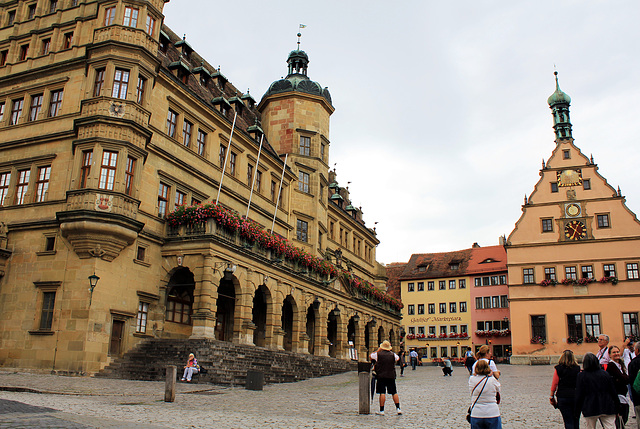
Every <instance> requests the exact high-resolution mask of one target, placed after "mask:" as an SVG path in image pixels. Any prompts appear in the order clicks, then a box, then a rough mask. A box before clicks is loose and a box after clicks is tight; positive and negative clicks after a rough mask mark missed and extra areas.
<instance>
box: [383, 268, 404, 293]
mask: <svg viewBox="0 0 640 429" xmlns="http://www.w3.org/2000/svg"><path fill="white" fill-rule="evenodd" d="M406 265H407V264H406V263H405V262H394V263H392V264H387V293H388V294H389V295H391V296H392V297H394V298H396V299H401V296H400V275H401V274H402V272H403V271H404V267H405V266H406Z"/></svg>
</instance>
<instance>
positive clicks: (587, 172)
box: [506, 73, 640, 364]
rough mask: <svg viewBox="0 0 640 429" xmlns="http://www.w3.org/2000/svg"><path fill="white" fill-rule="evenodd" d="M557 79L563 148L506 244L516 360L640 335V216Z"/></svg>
mask: <svg viewBox="0 0 640 429" xmlns="http://www.w3.org/2000/svg"><path fill="white" fill-rule="evenodd" d="M557 79H558V78H557V73H556V91H555V92H554V93H553V94H552V95H551V96H550V97H549V99H548V103H549V107H550V108H551V111H552V115H553V124H554V125H553V128H554V130H555V147H554V148H553V151H552V153H551V156H550V157H549V159H548V160H547V161H546V162H545V161H543V163H542V169H541V170H540V180H539V181H538V183H536V185H535V187H534V190H533V192H532V193H531V194H530V195H529V196H528V197H525V201H524V205H523V206H522V215H521V216H520V219H519V220H518V222H517V223H516V226H515V228H514V230H513V231H512V232H511V234H510V235H509V237H508V241H507V246H506V248H507V261H508V278H509V279H508V281H509V300H510V305H511V319H510V320H511V326H512V337H513V355H512V357H511V362H512V363H525V364H526V363H530V362H532V361H538V360H542V361H548V360H549V359H550V357H552V356H554V360H555V359H556V358H555V356H558V355H560V354H561V353H562V351H563V350H565V349H567V348H569V349H572V350H573V351H574V352H576V353H577V354H579V355H582V354H584V353H586V352H589V351H591V352H593V351H595V350H597V345H596V344H591V343H593V342H595V340H596V338H597V336H598V335H599V334H607V335H609V337H610V338H611V344H617V345H620V344H622V342H623V340H624V338H625V337H627V336H632V337H635V338H637V335H638V309H639V308H640V278H639V277H640V276H639V270H638V265H639V263H640V222H638V219H637V218H636V215H635V214H634V213H632V212H631V211H630V210H629V208H628V207H627V206H626V204H625V198H624V196H623V195H622V192H621V190H620V187H618V188H617V189H616V188H614V187H613V186H611V185H610V184H609V183H607V180H606V179H605V178H604V177H602V176H601V175H600V174H599V173H598V166H597V164H596V163H595V161H594V158H593V157H592V156H591V157H588V156H586V155H584V154H583V153H582V152H581V151H580V149H579V148H578V146H576V144H575V142H574V139H573V135H572V130H571V120H570V117H569V105H570V102H571V99H570V97H569V96H568V95H567V94H565V93H564V92H563V91H561V90H560V87H559V84H558V80H557ZM602 150H605V147H604V146H603V147H602Z"/></svg>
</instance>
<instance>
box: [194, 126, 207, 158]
mask: <svg viewBox="0 0 640 429" xmlns="http://www.w3.org/2000/svg"><path fill="white" fill-rule="evenodd" d="M196 143H197V145H198V147H197V149H198V155H200V156H204V148H205V146H206V144H207V133H205V132H203V131H202V130H198V140H197V141H196Z"/></svg>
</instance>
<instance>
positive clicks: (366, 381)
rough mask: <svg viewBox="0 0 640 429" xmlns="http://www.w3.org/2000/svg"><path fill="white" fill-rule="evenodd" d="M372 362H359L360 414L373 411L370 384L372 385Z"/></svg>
mask: <svg viewBox="0 0 640 429" xmlns="http://www.w3.org/2000/svg"><path fill="white" fill-rule="evenodd" d="M370 371H371V362H358V392H359V398H358V399H359V410H358V412H359V413H360V414H370V413H371V399H370V398H369V386H370V385H371V382H370V378H369V372H370Z"/></svg>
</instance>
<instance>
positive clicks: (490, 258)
mask: <svg viewBox="0 0 640 429" xmlns="http://www.w3.org/2000/svg"><path fill="white" fill-rule="evenodd" d="M498 271H507V251H506V250H505V248H504V246H489V247H474V248H473V249H471V259H470V260H469V265H468V267H467V274H476V273H490V272H498Z"/></svg>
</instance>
